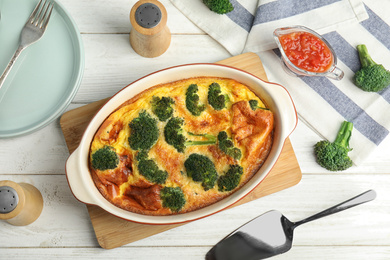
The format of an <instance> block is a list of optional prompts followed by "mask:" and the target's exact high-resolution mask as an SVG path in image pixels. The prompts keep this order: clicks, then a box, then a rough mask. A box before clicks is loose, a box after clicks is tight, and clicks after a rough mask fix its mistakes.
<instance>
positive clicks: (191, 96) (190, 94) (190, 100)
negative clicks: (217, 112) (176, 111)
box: [186, 84, 206, 116]
mask: <svg viewBox="0 0 390 260" xmlns="http://www.w3.org/2000/svg"><path fill="white" fill-rule="evenodd" d="M186 107H187V109H188V111H190V112H191V114H192V115H194V116H200V114H201V113H202V112H203V111H204V110H205V109H206V105H204V104H199V95H198V85H196V84H191V85H189V86H188V89H187V92H186Z"/></svg>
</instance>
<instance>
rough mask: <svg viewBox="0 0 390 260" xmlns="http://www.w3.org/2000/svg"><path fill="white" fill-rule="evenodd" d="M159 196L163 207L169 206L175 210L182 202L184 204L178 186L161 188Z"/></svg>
mask: <svg viewBox="0 0 390 260" xmlns="http://www.w3.org/2000/svg"><path fill="white" fill-rule="evenodd" d="M160 198H161V200H162V206H163V207H164V208H170V209H171V210H172V211H175V212H178V211H180V210H181V209H182V208H183V206H184V204H186V199H185V197H184V194H183V191H182V190H181V189H180V187H164V188H162V189H161V191H160Z"/></svg>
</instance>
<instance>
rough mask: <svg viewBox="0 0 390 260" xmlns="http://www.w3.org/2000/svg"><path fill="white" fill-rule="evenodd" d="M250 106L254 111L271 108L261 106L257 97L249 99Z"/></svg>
mask: <svg viewBox="0 0 390 260" xmlns="http://www.w3.org/2000/svg"><path fill="white" fill-rule="evenodd" d="M249 106H250V107H251V109H252V110H253V111H256V109H263V110H269V109H268V108H266V107H260V106H259V101H258V100H256V99H251V100H249Z"/></svg>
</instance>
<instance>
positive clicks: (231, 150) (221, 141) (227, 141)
mask: <svg viewBox="0 0 390 260" xmlns="http://www.w3.org/2000/svg"><path fill="white" fill-rule="evenodd" d="M218 147H219V149H221V150H222V151H223V152H224V153H225V154H227V155H229V156H230V157H233V159H236V160H240V159H241V156H242V153H241V150H240V149H239V148H237V147H234V144H233V141H232V139H231V138H229V137H228V135H227V133H226V132H225V131H221V132H219V133H218Z"/></svg>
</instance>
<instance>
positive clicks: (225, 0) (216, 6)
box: [203, 0, 234, 14]
mask: <svg viewBox="0 0 390 260" xmlns="http://www.w3.org/2000/svg"><path fill="white" fill-rule="evenodd" d="M203 3H204V4H205V5H206V6H207V7H208V8H209V9H210V10H211V11H213V12H215V13H217V14H226V13H229V12H231V11H233V10H234V7H233V5H232V3H230V1H229V0H203Z"/></svg>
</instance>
